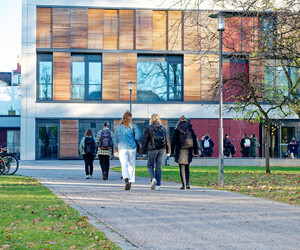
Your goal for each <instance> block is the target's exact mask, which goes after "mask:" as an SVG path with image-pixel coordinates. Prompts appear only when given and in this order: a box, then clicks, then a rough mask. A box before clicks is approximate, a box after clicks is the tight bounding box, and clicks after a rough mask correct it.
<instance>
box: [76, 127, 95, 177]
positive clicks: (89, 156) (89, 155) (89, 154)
mask: <svg viewBox="0 0 300 250" xmlns="http://www.w3.org/2000/svg"><path fill="white" fill-rule="evenodd" d="M79 152H80V155H82V157H83V160H84V164H85V174H86V177H85V178H86V179H90V178H93V170H94V165H93V162H94V158H95V153H96V140H95V138H94V136H93V131H92V130H91V129H88V130H87V131H86V132H85V134H84V136H83V137H82V139H81V141H80V144H79Z"/></svg>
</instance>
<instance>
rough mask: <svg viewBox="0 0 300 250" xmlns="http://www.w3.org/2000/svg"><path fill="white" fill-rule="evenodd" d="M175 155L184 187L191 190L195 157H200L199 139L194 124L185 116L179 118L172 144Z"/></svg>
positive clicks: (172, 152)
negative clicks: (192, 167)
mask: <svg viewBox="0 0 300 250" xmlns="http://www.w3.org/2000/svg"><path fill="white" fill-rule="evenodd" d="M174 153H175V161H176V162H177V163H178V164H179V169H180V178H181V183H182V187H181V188H180V189H182V190H186V189H190V169H189V165H190V163H191V162H192V159H193V156H197V155H198V143H197V137H196V135H195V132H194V130H193V129H192V124H190V123H189V122H188V121H187V120H186V118H185V117H184V116H181V117H180V118H179V121H178V123H177V125H176V129H175V132H174V136H173V139H172V143H171V154H172V155H173V154H174Z"/></svg>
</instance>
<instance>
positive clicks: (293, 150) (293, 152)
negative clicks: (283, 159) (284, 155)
mask: <svg viewBox="0 0 300 250" xmlns="http://www.w3.org/2000/svg"><path fill="white" fill-rule="evenodd" d="M298 147H299V142H298V141H297V140H296V136H293V137H292V140H291V141H290V143H289V144H288V150H289V153H290V157H291V158H297V157H298Z"/></svg>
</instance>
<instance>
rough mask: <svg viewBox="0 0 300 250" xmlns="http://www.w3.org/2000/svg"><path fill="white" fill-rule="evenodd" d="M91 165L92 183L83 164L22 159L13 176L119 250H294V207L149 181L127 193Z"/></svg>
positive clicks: (299, 237) (299, 224) (297, 225)
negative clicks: (41, 188)
mask: <svg viewBox="0 0 300 250" xmlns="http://www.w3.org/2000/svg"><path fill="white" fill-rule="evenodd" d="M95 165H96V170H95V173H94V179H90V180H86V179H84V177H85V173H84V167H83V162H82V161H22V162H21V167H20V169H19V171H18V174H21V175H26V176H32V177H35V178H37V179H39V180H40V181H41V182H42V183H43V184H44V185H46V186H47V187H48V188H50V189H51V190H52V191H53V192H54V193H55V194H57V195H58V196H59V197H61V198H63V199H64V200H65V201H66V202H68V203H69V204H71V205H72V206H73V207H75V208H76V209H77V210H78V211H79V212H80V213H82V214H84V215H88V217H89V219H90V221H91V223H92V224H94V225H95V226H97V227H98V228H99V229H100V230H102V231H104V232H105V233H106V234H107V236H108V237H109V238H110V239H111V240H112V241H114V242H116V243H117V244H119V245H120V246H121V247H122V248H124V249H132V248H136V247H137V248H142V249H285V250H287V249H300V207H299V206H292V205H287V204H283V203H279V202H273V201H268V200H264V199H259V198H252V197H249V196H245V195H241V194H236V193H231V192H226V191H217V190H212V189H205V188H201V187H195V186H192V187H191V190H188V191H182V190H179V184H175V183H166V182H163V183H162V190H161V191H152V190H150V181H149V179H148V178H137V180H136V183H135V184H134V185H133V187H132V190H130V191H125V190H124V184H123V182H122V181H121V180H120V175H121V174H120V173H116V172H111V173H110V178H109V180H108V181H103V180H102V179H101V178H100V168H99V165H98V162H95ZM113 165H119V163H118V162H117V161H115V162H113Z"/></svg>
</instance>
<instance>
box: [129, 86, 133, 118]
mask: <svg viewBox="0 0 300 250" xmlns="http://www.w3.org/2000/svg"><path fill="white" fill-rule="evenodd" d="M129 91H130V113H131V114H132V103H131V92H132V89H129Z"/></svg>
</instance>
